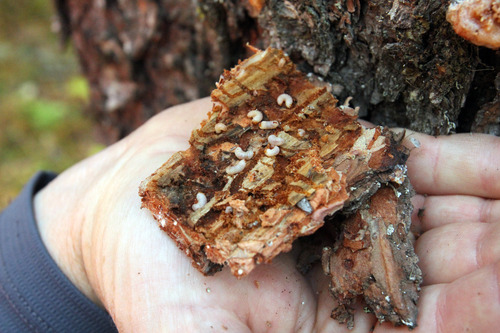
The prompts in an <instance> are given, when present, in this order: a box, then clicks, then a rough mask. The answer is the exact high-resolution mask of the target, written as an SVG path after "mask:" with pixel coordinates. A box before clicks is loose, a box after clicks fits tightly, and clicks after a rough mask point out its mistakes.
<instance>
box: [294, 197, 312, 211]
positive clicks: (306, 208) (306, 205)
mask: <svg viewBox="0 0 500 333" xmlns="http://www.w3.org/2000/svg"><path fill="white" fill-rule="evenodd" d="M297 207H299V208H300V209H302V210H303V211H304V212H306V213H307V214H311V213H312V211H313V208H312V206H311V204H310V203H309V201H308V200H307V199H306V198H302V199H301V200H300V201H299V202H297Z"/></svg>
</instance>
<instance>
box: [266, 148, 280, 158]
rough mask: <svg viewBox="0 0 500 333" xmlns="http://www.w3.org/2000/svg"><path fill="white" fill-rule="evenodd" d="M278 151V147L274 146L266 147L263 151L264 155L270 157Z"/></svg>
mask: <svg viewBox="0 0 500 333" xmlns="http://www.w3.org/2000/svg"><path fill="white" fill-rule="evenodd" d="M279 153H280V147H278V146H274V147H273V148H267V149H266V151H265V154H266V156H269V157H272V156H276V155H278V154H279Z"/></svg>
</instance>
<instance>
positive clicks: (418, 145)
mask: <svg viewBox="0 0 500 333" xmlns="http://www.w3.org/2000/svg"><path fill="white" fill-rule="evenodd" d="M408 140H410V142H411V144H412V145H413V146H414V147H415V148H420V141H418V139H417V138H415V137H413V136H412V137H410V138H409V139H408Z"/></svg>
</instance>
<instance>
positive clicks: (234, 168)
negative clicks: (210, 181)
mask: <svg viewBox="0 0 500 333" xmlns="http://www.w3.org/2000/svg"><path fill="white" fill-rule="evenodd" d="M246 166H247V162H245V160H239V161H238V162H237V163H236V164H234V165H230V166H228V167H227V168H226V173H227V174H228V175H234V174H237V173H239V172H241V171H243V169H245V167H246Z"/></svg>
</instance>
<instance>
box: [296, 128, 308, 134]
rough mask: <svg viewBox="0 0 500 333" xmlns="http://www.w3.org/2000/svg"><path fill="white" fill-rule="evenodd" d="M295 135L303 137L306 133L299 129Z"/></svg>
mask: <svg viewBox="0 0 500 333" xmlns="http://www.w3.org/2000/svg"><path fill="white" fill-rule="evenodd" d="M297 133H298V134H299V136H304V135H306V131H305V130H303V129H302V128H299V129H298V130H297Z"/></svg>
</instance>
